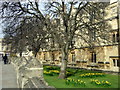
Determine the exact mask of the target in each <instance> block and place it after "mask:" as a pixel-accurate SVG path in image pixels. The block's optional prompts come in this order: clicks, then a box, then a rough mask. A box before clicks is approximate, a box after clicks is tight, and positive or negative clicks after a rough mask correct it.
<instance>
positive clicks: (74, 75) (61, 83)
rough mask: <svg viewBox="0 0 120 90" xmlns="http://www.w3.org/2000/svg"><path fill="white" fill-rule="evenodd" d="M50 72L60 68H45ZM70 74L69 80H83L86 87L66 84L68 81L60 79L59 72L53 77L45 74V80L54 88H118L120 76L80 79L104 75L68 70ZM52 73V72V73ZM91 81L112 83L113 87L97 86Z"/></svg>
mask: <svg viewBox="0 0 120 90" xmlns="http://www.w3.org/2000/svg"><path fill="white" fill-rule="evenodd" d="M50 70H58V71H59V68H58V67H55V66H54V67H53V66H44V71H48V72H49V71H50ZM67 71H68V72H69V73H68V77H67V78H71V79H74V80H78V79H79V80H82V81H84V82H85V86H84V85H78V84H77V85H74V84H73V83H69V85H68V84H66V80H63V79H58V74H59V73H58V72H57V71H55V72H57V74H53V75H49V74H46V73H44V78H45V80H46V82H48V84H49V85H50V86H54V87H55V88H118V75H111V74H104V76H102V77H101V76H97V77H92V78H91V77H84V78H82V77H80V75H81V74H87V73H102V72H98V71H89V70H77V69H67ZM51 72H52V71H51ZM119 77H120V75H119ZM91 79H95V80H96V79H97V80H99V81H101V82H102V81H103V80H104V81H108V82H110V83H111V85H107V86H104V85H96V84H94V83H91Z"/></svg>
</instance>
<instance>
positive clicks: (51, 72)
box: [44, 70, 59, 76]
mask: <svg viewBox="0 0 120 90" xmlns="http://www.w3.org/2000/svg"><path fill="white" fill-rule="evenodd" d="M44 74H46V75H50V76H53V75H57V74H59V71H58V70H49V71H44Z"/></svg>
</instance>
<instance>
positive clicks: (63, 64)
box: [58, 48, 68, 79]
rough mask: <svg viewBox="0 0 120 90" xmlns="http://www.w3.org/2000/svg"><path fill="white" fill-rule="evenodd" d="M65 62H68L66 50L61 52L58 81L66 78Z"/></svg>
mask: <svg viewBox="0 0 120 90" xmlns="http://www.w3.org/2000/svg"><path fill="white" fill-rule="evenodd" d="M67 60H68V49H67V48H65V49H64V50H62V63H61V70H60V74H59V77H58V78H60V79H65V78H66V69H67Z"/></svg>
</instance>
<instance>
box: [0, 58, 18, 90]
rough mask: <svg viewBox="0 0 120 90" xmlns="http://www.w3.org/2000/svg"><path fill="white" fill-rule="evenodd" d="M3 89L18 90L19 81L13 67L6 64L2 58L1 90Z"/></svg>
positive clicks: (0, 69)
mask: <svg viewBox="0 0 120 90" xmlns="http://www.w3.org/2000/svg"><path fill="white" fill-rule="evenodd" d="M1 88H17V79H16V72H15V70H14V67H13V65H11V64H4V63H3V61H2V60H1V58H0V90H1Z"/></svg>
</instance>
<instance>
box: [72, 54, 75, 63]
mask: <svg viewBox="0 0 120 90" xmlns="http://www.w3.org/2000/svg"><path fill="white" fill-rule="evenodd" d="M72 62H75V54H72Z"/></svg>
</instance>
